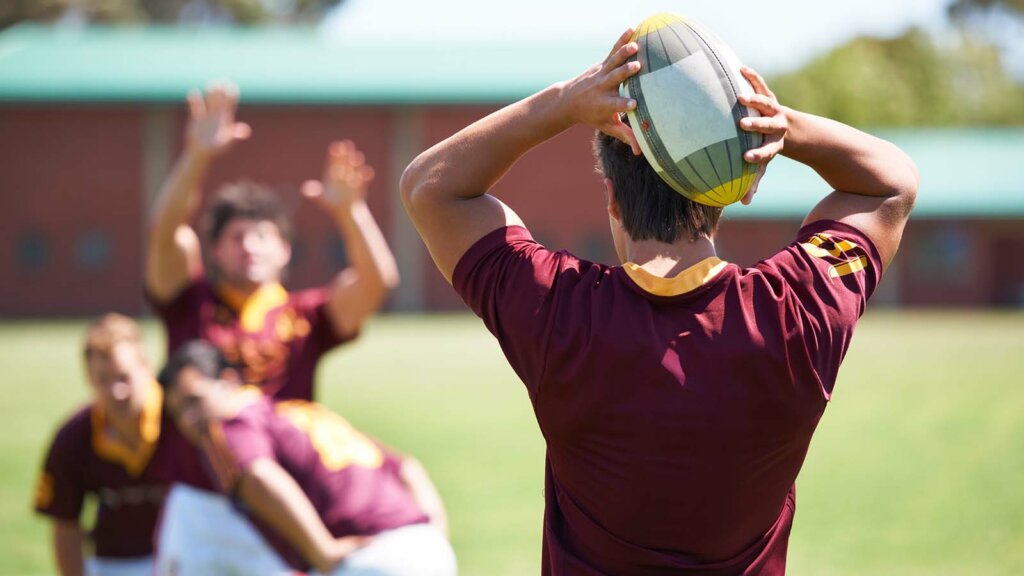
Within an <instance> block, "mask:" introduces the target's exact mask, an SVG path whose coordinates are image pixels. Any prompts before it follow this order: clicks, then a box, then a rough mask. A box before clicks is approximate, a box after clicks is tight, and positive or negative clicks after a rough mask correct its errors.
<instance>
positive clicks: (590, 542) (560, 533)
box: [402, 31, 918, 576]
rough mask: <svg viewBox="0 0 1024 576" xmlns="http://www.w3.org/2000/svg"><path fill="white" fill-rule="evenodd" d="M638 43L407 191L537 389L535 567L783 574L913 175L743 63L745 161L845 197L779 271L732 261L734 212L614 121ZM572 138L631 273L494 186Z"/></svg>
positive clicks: (435, 153)
mask: <svg viewBox="0 0 1024 576" xmlns="http://www.w3.org/2000/svg"><path fill="white" fill-rule="evenodd" d="M631 35H632V31H627V33H626V34H624V35H623V36H622V37H621V38H620V39H619V41H618V42H617V44H616V45H615V47H614V48H613V50H612V52H611V54H610V55H609V56H608V58H607V59H606V60H605V61H604V62H603V63H601V64H599V65H597V66H594V67H593V68H591V69H590V70H588V71H586V72H584V73H583V74H581V75H580V76H578V77H576V78H573V79H571V80H569V81H566V82H562V83H559V84H556V85H553V86H551V87H550V88H547V89H545V90H542V91H540V92H538V93H536V94H534V95H532V96H530V97H528V98H526V99H524V100H522V101H520V102H517V103H515V104H512V105H510V106H508V107H506V108H504V109H502V110H499V111H497V112H495V113H493V114H491V115H490V116H487V117H486V118H484V119H482V120H479V121H477V122H476V123H474V124H472V125H470V126H468V127H467V128H464V129H463V130H462V131H460V132H458V133H456V134H455V135H454V136H452V137H450V138H448V139H447V140H445V141H443V142H441V143H439V144H437V145H436V146H434V147H433V148H431V149H429V150H427V151H426V152H424V153H423V154H421V155H420V156H419V157H418V158H417V159H416V160H415V161H413V163H412V164H411V165H410V166H409V167H408V168H407V169H406V171H405V174H404V175H403V178H402V198H403V200H404V202H405V205H406V208H407V210H408V212H409V214H410V216H411V217H412V220H413V222H414V223H415V225H416V227H417V229H418V230H419V232H420V234H421V236H422V237H423V239H424V241H425V242H426V245H427V247H428V248H429V250H430V253H431V255H432V256H433V258H434V261H435V263H436V264H437V266H438V268H439V269H440V270H441V272H442V273H443V274H444V275H445V277H446V278H448V279H449V280H450V281H451V282H452V284H453V285H454V287H455V290H456V291H457V292H458V293H459V294H460V295H461V296H462V298H463V299H464V300H465V301H466V303H467V304H468V305H469V306H470V307H471V308H472V309H473V310H474V312H476V314H478V315H479V316H480V317H481V318H482V319H483V320H484V323H485V324H486V326H487V327H488V329H489V330H490V331H491V332H492V333H493V334H494V335H495V337H496V338H497V339H498V341H499V343H500V344H501V347H502V349H503V351H504V353H505V356H506V358H507V359H508V361H509V363H510V364H511V365H512V367H513V369H515V371H516V373H517V374H518V375H519V377H520V378H521V379H522V381H523V382H524V384H525V385H526V389H527V392H528V393H529V396H530V399H531V401H532V404H533V407H534V411H535V413H536V416H537V421H538V423H539V424H540V428H541V430H542V432H543V435H544V438H545V441H546V443H547V458H546V473H545V499H546V510H545V516H544V547H543V573H544V574H572V575H578V574H584V575H592V574H630V575H632V576H645V575H663V574H716V575H725V574H782V573H783V572H784V570H785V560H786V549H787V544H788V538H789V533H790V528H791V526H792V522H793V514H794V509H795V492H794V481H795V479H796V476H797V473H798V472H799V470H800V467H801V465H802V463H803V460H804V457H805V455H806V451H807V447H808V443H809V442H810V439H811V435H812V433H813V431H814V429H815V427H816V425H817V423H818V421H819V419H820V418H821V416H822V413H823V411H824V410H825V406H826V404H827V403H828V400H829V398H830V396H831V394H832V389H833V385H834V384H835V381H836V375H837V371H838V369H839V365H840V362H841V361H842V359H843V356H844V354H845V352H846V350H847V348H848V346H849V344H850V338H851V336H852V333H853V329H854V326H855V324H856V322H857V320H858V318H859V317H860V315H861V313H862V312H863V311H864V307H865V305H866V303H867V300H868V299H869V298H870V296H871V294H872V293H873V292H874V290H875V287H876V286H877V285H878V282H879V279H880V278H881V276H882V272H883V270H884V268H885V267H886V266H888V264H889V263H890V262H891V260H892V258H893V256H894V255H895V254H896V249H897V247H898V245H899V242H900V237H901V235H902V233H903V228H904V225H905V223H906V221H907V218H908V216H909V214H910V211H911V208H912V206H913V203H914V199H915V196H916V190H917V186H918V173H917V169H916V167H915V166H914V164H913V162H912V161H911V160H910V159H909V158H908V157H907V156H906V155H905V154H904V153H903V152H902V151H900V150H899V149H898V148H896V147H895V146H893V145H892V144H890V143H888V142H885V141H883V140H879V139H877V138H874V137H872V136H870V135H868V134H865V133H863V132H860V131H858V130H855V129H853V128H851V127H849V126H845V125H843V124H840V123H837V122H834V121H831V120H828V119H825V118H820V117H816V116H812V115H810V114H806V113H802V112H799V111H796V110H792V109H789V108H786V107H783V106H781V105H780V104H779V102H778V101H777V99H776V98H775V96H774V95H773V94H772V92H771V91H770V90H769V89H768V88H767V86H766V85H765V82H764V81H763V80H762V79H761V77H760V76H758V75H757V74H756V73H755V72H753V71H752V70H749V69H744V76H746V78H747V79H748V80H749V81H750V82H751V83H752V85H753V86H754V89H755V95H753V96H751V97H749V98H745V97H741V100H740V103H741V104H742V105H745V106H749V107H751V108H754V109H755V110H757V111H758V112H759V113H760V114H761V117H760V118H749V119H745V120H744V121H743V122H742V123H741V128H742V129H744V130H747V131H751V132H759V133H762V134H764V135H765V142H764V144H763V145H762V146H761V147H760V148H757V149H754V150H751V151H749V152H747V153H746V155H745V160H746V161H747V162H751V163H759V164H765V163H767V162H768V161H769V160H771V159H772V157H774V156H775V155H776V154H778V153H781V154H783V155H786V156H788V157H790V158H792V159H794V160H796V161H798V162H802V163H804V164H806V165H807V166H809V167H811V168H812V169H814V170H815V171H816V172H817V173H818V175H820V176H821V177H822V179H823V180H824V181H825V182H826V183H827V184H828V186H830V187H831V188H832V189H833V190H834V191H833V192H831V193H829V194H827V195H825V196H824V198H822V199H821V200H820V201H819V202H818V204H817V205H816V206H815V207H814V208H813V209H812V210H811V211H810V213H809V214H808V215H807V217H806V218H805V220H804V222H803V226H802V227H801V228H800V230H799V231H798V232H797V233H796V236H795V238H794V240H793V242H792V243H790V244H789V245H787V246H785V247H782V248H781V250H779V251H778V252H777V253H776V254H775V255H774V256H771V257H770V258H768V259H766V260H764V261H761V262H759V263H757V264H755V265H754V266H753V267H750V268H741V267H739V266H737V265H735V264H730V263H727V262H723V261H722V260H720V259H719V258H718V257H717V256H716V253H715V244H714V238H715V230H716V227H717V224H718V220H719V217H720V216H721V209H719V208H712V207H708V206H703V205H698V204H694V203H692V202H690V201H689V200H687V199H686V198H684V197H683V196H681V195H679V194H677V193H675V192H674V191H673V190H672V189H671V188H669V187H668V185H667V184H665V183H664V182H663V181H662V180H661V179H660V178H659V177H658V176H657V174H656V173H655V172H654V170H653V169H652V168H651V166H650V164H648V163H647V161H646V160H645V159H644V158H643V157H641V156H639V154H640V151H639V146H638V145H637V142H636V140H635V139H634V137H633V133H632V131H631V130H630V128H629V126H628V125H626V124H625V123H624V122H623V121H622V119H621V118H622V116H621V115H622V114H623V113H624V112H626V111H628V110H632V109H634V108H635V107H636V102H635V101H632V100H630V99H627V98H623V97H621V96H620V94H619V90H618V87H619V84H620V83H621V82H622V81H624V80H626V79H627V78H629V77H630V76H632V75H634V74H636V73H637V72H638V71H639V67H640V64H639V62H635V61H634V62H627V61H628V59H629V58H630V57H631V56H633V55H634V54H636V52H637V44H636V43H635V42H631V41H630V37H631ZM575 124H586V125H589V126H591V127H594V128H596V129H597V130H598V132H599V133H598V136H597V141H596V154H597V158H598V163H599V166H600V168H601V171H602V172H603V174H604V177H605V179H604V183H605V187H606V198H607V209H608V215H609V221H610V225H611V233H612V239H613V241H614V243H615V248H616V252H617V254H618V257H619V260H620V262H621V265H617V266H608V265H603V264H598V263H592V262H587V261H584V260H581V259H579V258H576V257H575V256H573V255H572V254H569V253H568V252H565V251H561V252H553V251H550V250H548V249H547V248H545V247H544V246H542V245H540V244H538V243H537V242H536V241H535V240H534V239H533V238H532V237H531V236H530V233H529V231H528V230H527V229H526V227H525V225H524V224H523V222H522V221H521V220H520V218H519V217H518V216H517V215H516V214H515V213H514V212H513V211H512V210H511V209H510V208H508V207H507V206H505V205H504V204H503V203H502V202H501V201H500V200H498V199H497V198H495V197H494V196H492V195H490V194H488V193H487V191H488V190H490V189H491V188H492V187H493V186H494V184H495V183H496V182H497V181H498V180H499V179H500V178H501V177H502V175H503V174H504V173H505V172H506V171H507V170H508V169H509V168H510V167H511V166H512V165H513V164H514V163H515V162H516V160H517V159H518V158H519V157H520V156H522V155H523V154H525V153H526V152H527V151H529V150H530V149H532V148H534V147H535V146H537V145H538V144H540V143H542V142H544V141H545V140H547V139H549V138H551V137H553V136H555V135H557V134H559V133H560V132H562V131H564V130H566V129H567V128H569V127H571V126H573V125H575ZM783 144H785V147H783ZM467 151H471V152H470V153H467ZM749 200H750V198H749V197H748V198H746V199H745V201H748V202H749Z"/></svg>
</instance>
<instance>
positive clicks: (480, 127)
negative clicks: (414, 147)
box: [402, 84, 573, 205]
mask: <svg viewBox="0 0 1024 576" xmlns="http://www.w3.org/2000/svg"><path fill="white" fill-rule="evenodd" d="M562 90H563V88H562V85H558V84H556V85H554V86H551V87H549V88H546V89H544V90H542V91H540V92H538V93H536V94H534V95H532V96H530V97H528V98H526V99H524V100H520V101H519V102H516V103H514V104H511V105H509V106H506V107H505V108H502V109H501V110H498V111H497V112H495V113H493V114H491V115H489V116H487V117H486V118H483V119H481V120H478V121H476V122H474V123H473V124H471V125H469V126H467V127H466V128H464V129H462V130H460V131H459V132H458V133H456V134H455V135H453V136H451V137H449V138H447V139H446V140H444V141H442V142H440V143H438V144H436V145H434V146H433V147H431V148H430V149H429V150H427V151H426V152H423V153H422V154H420V155H419V156H418V157H417V158H416V160H414V161H413V163H412V164H410V165H409V167H408V168H407V169H406V171H405V173H404V174H403V176H402V193H403V198H404V199H405V201H406V203H407V205H409V204H416V203H417V202H418V201H438V200H457V199H465V198H475V197H477V196H481V195H483V194H484V193H486V192H487V191H488V190H489V189H490V188H491V187H492V186H494V184H495V183H496V182H497V181H498V180H500V179H501V177H502V176H503V175H504V174H505V172H507V171H508V169H509V168H511V167H512V165H513V164H515V162H516V161H517V160H518V159H519V158H520V157H521V156H522V155H523V154H525V153H526V152H527V151H529V150H530V149H531V148H533V147H535V146H537V145H538V144H540V143H542V142H544V141H546V140H548V139H549V138H552V137H554V136H556V135H557V134H559V133H561V132H562V131H564V130H566V129H567V128H569V127H570V126H571V125H572V123H573V122H572V121H571V120H570V119H569V117H568V115H567V114H565V113H564V112H563V99H562Z"/></svg>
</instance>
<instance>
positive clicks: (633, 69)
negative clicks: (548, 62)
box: [563, 28, 640, 156]
mask: <svg viewBox="0 0 1024 576" xmlns="http://www.w3.org/2000/svg"><path fill="white" fill-rule="evenodd" d="M632 37H633V29H632V28H630V29H628V30H626V31H625V32H623V34H622V36H620V37H619V39H618V40H617V41H616V42H615V46H613V47H612V51H611V52H610V53H609V54H608V57H607V58H605V60H604V61H603V62H601V63H599V64H595V65H594V66H592V67H591V68H590V69H589V70H587V71H586V72H584V73H583V74H580V75H579V76H577V77H576V78H573V79H572V80H569V81H568V82H566V83H565V86H564V89H563V90H564V92H563V94H564V98H565V105H566V110H567V114H568V115H569V118H570V119H571V120H572V121H573V122H575V123H580V124H587V125H588V126H591V127H593V128H596V129H597V130H600V131H601V132H604V133H605V134H607V135H609V136H611V137H613V138H616V139H618V140H621V141H622V142H624V143H626V144H628V145H629V147H630V148H632V150H633V154H635V155H638V156H639V155H640V145H639V144H638V143H637V141H636V136H635V135H634V134H633V130H632V129H631V128H630V127H629V125H627V124H626V123H625V122H623V121H622V117H621V114H622V113H623V112H627V111H631V110H633V109H635V108H636V100H633V99H632V98H623V97H622V96H620V95H619V85H620V84H622V82H624V81H625V80H627V79H628V78H629V77H630V76H633V75H634V74H636V73H637V72H639V71H640V62H638V61H635V60H634V61H632V62H627V60H629V58H631V57H632V56H633V55H634V54H636V52H637V49H638V47H637V44H636V42H630V38H632Z"/></svg>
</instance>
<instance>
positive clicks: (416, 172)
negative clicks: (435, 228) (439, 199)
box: [398, 154, 429, 214]
mask: <svg viewBox="0 0 1024 576" xmlns="http://www.w3.org/2000/svg"><path fill="white" fill-rule="evenodd" d="M428 174H429V168H428V165H427V159H426V158H424V154H420V155H419V156H417V157H416V159H415V160H413V161H412V162H411V163H409V165H408V166H406V168H405V170H404V171H403V172H402V178H401V180H400V181H399V184H398V190H399V193H400V194H401V195H402V205H403V206H405V210H406V212H408V213H409V214H412V213H413V212H414V211H415V210H416V208H417V206H418V205H420V204H422V203H423V200H424V198H425V197H426V195H427V194H428V192H429V189H428V187H427V182H428V177H429V176H428Z"/></svg>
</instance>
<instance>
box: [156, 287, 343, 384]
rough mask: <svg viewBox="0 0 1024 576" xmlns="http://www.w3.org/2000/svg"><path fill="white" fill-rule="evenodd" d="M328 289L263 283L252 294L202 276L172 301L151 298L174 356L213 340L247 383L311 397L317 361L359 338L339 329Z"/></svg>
mask: <svg viewBox="0 0 1024 576" xmlns="http://www.w3.org/2000/svg"><path fill="white" fill-rule="evenodd" d="M327 299H328V289H326V288H315V289H310V290H303V291H300V292H294V293H289V292H287V291H286V290H285V289H284V288H283V287H282V286H281V285H280V284H270V285H267V286H263V287H261V288H260V289H258V290H257V291H256V292H254V293H253V294H252V295H250V296H249V297H248V298H245V297H241V296H239V295H237V294H235V293H234V292H233V291H232V290H231V289H230V288H226V287H214V286H213V285H211V284H209V283H208V282H206V281H205V280H198V281H196V282H193V283H192V284H190V285H189V286H188V287H186V288H185V289H184V290H182V292H181V293H180V294H178V295H177V296H176V297H175V298H174V299H172V300H171V301H169V302H157V301H156V300H155V299H154V298H152V297H149V300H150V303H151V304H152V305H153V308H154V309H155V310H156V312H157V314H158V315H159V316H160V319H161V320H162V321H163V323H164V327H165V328H166V329H167V349H168V350H167V351H168V355H170V354H173V353H174V351H175V350H177V349H178V347H179V346H181V345H182V344H184V343H185V342H188V341H190V340H197V339H202V340H208V341H210V342H211V343H213V344H214V345H216V346H217V347H218V348H219V349H220V350H221V352H223V353H224V356H225V357H226V358H227V360H228V361H229V362H231V363H232V364H235V365H236V366H238V367H239V368H240V372H241V374H240V375H241V376H242V378H243V380H245V382H246V383H247V384H252V385H254V386H258V387H259V388H261V389H262V390H263V391H264V393H266V394H267V395H269V396H273V397H275V398H278V399H291V398H298V399H301V400H312V398H313V376H314V374H315V372H316V364H317V362H318V361H319V360H320V357H321V356H323V354H324V353H325V352H327V351H328V350H330V349H331V348H334V347H335V346H337V345H339V344H341V343H343V342H345V341H346V340H348V339H350V338H352V337H354V335H348V336H341V335H338V334H337V333H335V331H334V327H333V326H332V325H331V320H330V318H328V317H327V312H326V310H325V306H326V304H327Z"/></svg>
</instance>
